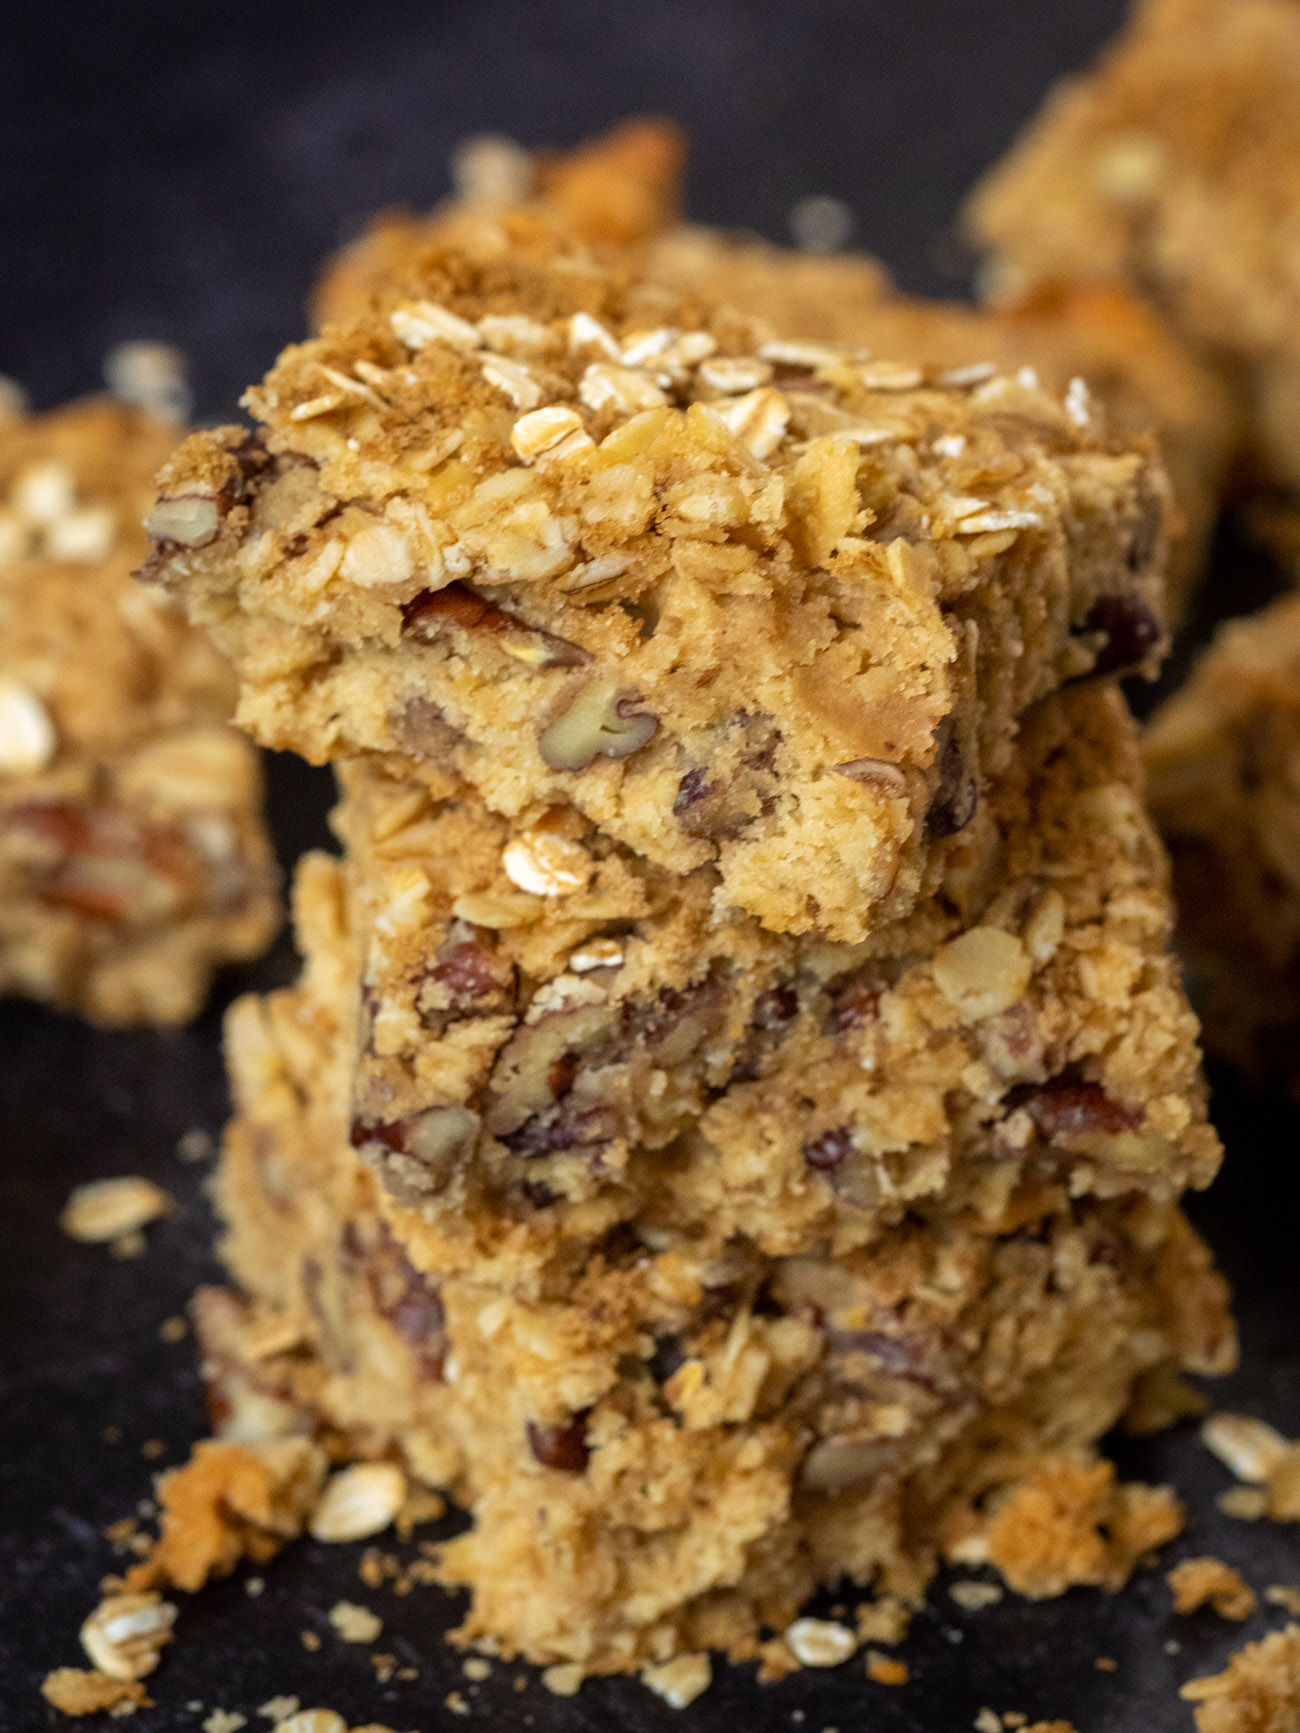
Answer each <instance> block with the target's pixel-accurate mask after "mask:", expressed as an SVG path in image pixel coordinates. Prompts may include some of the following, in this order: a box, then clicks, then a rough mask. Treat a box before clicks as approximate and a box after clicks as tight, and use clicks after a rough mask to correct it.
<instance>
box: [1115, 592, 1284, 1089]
mask: <svg viewBox="0 0 1300 1733" xmlns="http://www.w3.org/2000/svg"><path fill="white" fill-rule="evenodd" d="M1145 752H1146V761H1147V771H1148V776H1149V781H1150V798H1151V805H1152V811H1153V813H1154V815H1155V817H1156V819H1157V821H1158V823H1159V825H1160V827H1161V829H1162V831H1163V832H1164V835H1165V839H1166V841H1167V843H1168V845H1169V850H1170V854H1171V856H1172V859H1173V870H1174V884H1175V888H1176V890H1177V895H1178V921H1179V943H1180V946H1181V948H1182V950H1183V952H1184V954H1185V956H1186V958H1187V961H1188V963H1189V965H1190V967H1191V969H1192V971H1193V976H1194V980H1195V982H1196V985H1197V988H1198V992H1199V996H1200V999H1201V1002H1202V1006H1203V1013H1204V1017H1205V1033H1206V1039H1207V1042H1208V1043H1209V1044H1210V1045H1211V1046H1212V1047H1214V1048H1216V1049H1218V1050H1219V1051H1220V1052H1223V1053H1225V1054H1227V1055H1229V1056H1230V1057H1231V1058H1233V1059H1234V1060H1235V1061H1236V1062H1237V1063H1238V1064H1240V1065H1242V1066H1244V1067H1245V1068H1246V1069H1247V1070H1248V1071H1251V1072H1254V1073H1256V1074H1268V1075H1272V1076H1275V1077H1281V1078H1283V1079H1287V1080H1289V1081H1291V1082H1295V1081H1296V1080H1297V1079H1298V1078H1300V1066H1298V1065H1297V1061H1296V1046H1295V1043H1296V1034H1297V1028H1300V600H1297V599H1295V598H1291V597H1288V598H1284V599H1283V600H1281V601H1277V602H1274V603H1273V604H1272V605H1271V606H1270V607H1267V608H1265V609H1264V610H1263V611H1262V612H1261V613H1259V614H1254V615H1251V616H1250V617H1249V618H1247V619H1243V620H1233V621H1230V622H1229V623H1228V624H1227V625H1225V626H1223V627H1221V628H1220V631H1219V633H1218V636H1217V637H1216V638H1215V639H1214V641H1213V643H1212V644H1211V646H1210V648H1209V649H1208V650H1207V651H1206V653H1205V655H1204V656H1203V657H1202V659H1201V661H1200V662H1199V663H1198V665H1197V666H1196V667H1195V669H1194V670H1193V672H1192V675H1191V677H1190V678H1189V680H1188V681H1187V683H1186V685H1184V686H1183V687H1182V688H1181V689H1180V690H1179V691H1178V692H1176V693H1175V694H1174V696H1173V697H1172V698H1170V699H1168V700H1167V701H1166V703H1165V704H1164V705H1163V706H1162V707H1161V708H1160V709H1159V710H1158V711H1157V712H1156V714H1155V716H1154V718H1153V719H1152V722H1151V725H1150V727H1149V729H1148V732H1147V737H1146V745H1145Z"/></svg>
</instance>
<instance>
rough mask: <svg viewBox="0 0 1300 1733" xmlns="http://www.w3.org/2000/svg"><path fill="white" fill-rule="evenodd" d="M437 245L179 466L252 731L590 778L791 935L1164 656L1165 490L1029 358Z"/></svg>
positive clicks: (973, 806)
mask: <svg viewBox="0 0 1300 1733" xmlns="http://www.w3.org/2000/svg"><path fill="white" fill-rule="evenodd" d="M543 250H544V251H545V252H546V253H547V255H548V257H547V258H546V259H545V260H544V261H543V262H536V261H534V260H533V259H531V258H530V257H529V256H528V254H527V249H526V248H524V247H523V246H522V244H521V246H520V248H519V249H518V250H516V251H513V252H510V253H509V254H507V255H504V256H501V255H492V256H488V257H484V258H478V257H471V256H470V255H468V254H465V253H457V252H440V253H435V254H434V255H433V256H431V257H428V258H426V259H425V261H424V274H423V277H422V289H423V294H422V295H421V297H420V298H418V299H409V298H406V297H405V296H403V295H395V296H394V298H393V302H392V304H390V305H386V306H384V307H382V308H379V309H377V310H376V311H375V312H374V313H373V314H372V315H370V316H369V317H367V318H365V319H362V320H359V321H357V322H356V323H355V324H352V325H350V326H341V327H331V329H330V331H329V332H328V333H327V334H326V335H325V336H323V337H321V338H319V339H316V340H314V341H312V342H309V343H306V344H303V345H300V346H299V347H297V348H295V349H290V350H288V351H286V353H285V354H284V355H283V356H282V357H281V360H280V362H279V364H278V365H277V367H276V368H275V369H274V370H273V371H272V373H271V374H270V375H269V376H268V378H267V380H266V382H265V384H264V385H262V386H260V387H257V388H255V389H254V390H253V391H251V392H250V393H249V395H248V398H247V402H248V404H249V406H250V407H251V408H252V410H253V412H254V414H255V416H256V418H257V420H258V422H259V424H260V425H259V428H258V430H257V431H256V432H255V433H252V434H248V433H245V432H242V431H240V430H238V429H226V430H222V431H219V432H217V433H203V434H194V435H191V437H190V438H189V439H188V440H187V441H186V442H185V443H184V444H183V445H182V446H181V447H180V449H179V451H178V452H177V453H176V455H175V456H174V457H173V458H172V459H171V461H170V462H169V463H168V464H167V465H166V466H165V467H164V469H163V471H162V472H161V475H160V478H159V480H160V489H161V497H160V499H159V502H158V504H157V505H156V507H155V509H154V511H153V513H152V514H151V516H150V519H149V528H150V531H151V534H152V535H153V537H154V539H155V541H156V542H157V544H158V552H157V555H156V556H155V558H154V559H153V560H152V562H151V563H150V565H149V567H147V568H146V571H147V574H148V575H149V576H150V577H151V578H152V579H153V580H154V581H156V582H158V583H160V584H162V585H163V586H164V587H165V588H166V589H167V590H168V591H170V592H172V593H176V594H179V595H181V596H183V597H184V599H185V601H186V603H187V605H188V607H189V608H190V611H191V614H192V617H193V618H194V619H195V620H196V621H197V622H199V623H201V624H203V625H206V626H208V627H209V628H210V629H211V631H212V633H213V636H214V638H215V640H216V642H217V644H218V646H219V647H220V648H221V649H222V650H224V651H225V652H227V653H228V654H229V655H230V656H231V657H232V659H233V660H234V662H235V664H236V667H237V669H238V671H239V674H240V677H241V681H242V696H241V701H240V707H239V719H240V721H241V722H242V723H243V724H244V725H245V726H246V727H247V728H249V730H250V731H251V732H252V733H253V734H254V735H255V736H256V737H257V738H259V739H260V740H262V741H263V742H264V743H265V744H268V745H276V746H287V747H292V748H294V749H295V750H298V751H300V752H302V753H303V754H304V755H305V756H307V757H309V758H312V759H314V760H318V761H319V760H321V759H326V758H337V757H340V756H345V755H347V754H349V753H355V752H358V751H378V752H389V753H400V754H402V755H403V756H405V757H408V758H411V759H414V760H416V761H426V762H430V763H433V764H436V765H438V766H439V767H440V768H450V769H454V770H455V772H456V773H457V774H458V775H459V776H461V777H462V778H463V779H464V780H466V781H467V782H470V783H472V784H473V785H474V786H475V787H476V788H477V789H478V791H479V793H480V794H481V796H482V797H483V798H484V799H485V800H486V801H487V803H488V804H489V805H490V806H492V807H493V808H494V809H495V810H497V811H499V812H501V813H503V814H506V815H508V816H510V817H513V818H524V819H528V818H529V816H530V815H532V814H535V813H536V812H538V811H540V810H541V808H542V807H543V806H545V805H547V804H550V803H553V802H556V801H565V802H567V803H569V804H572V805H573V806H575V807H576V808H577V809H578V810H579V811H581V812H582V813H584V814H585V815H586V816H587V817H588V818H590V819H591V821H592V822H593V823H595V824H596V825H598V826H599V827H600V828H601V829H602V830H603V831H604V832H606V833H607V834H608V835H610V836H611V837H613V838H615V839H617V840H618V841H620V842H623V843H625V844H627V845H628V846H629V847H631V848H634V849H636V850H637V851H638V852H640V853H642V854H644V855H645V856H646V857H647V858H649V859H651V860H653V861H655V862H656V863H658V864H659V865H661V866H663V867H665V868H667V869H668V870H670V871H672V872H676V873H683V872H688V871H691V870H693V869H695V868H698V867H700V866H702V865H709V864H714V865H716V867H717V870H718V872H719V874H720V877H721V881H722V894H723V895H724V896H725V897H726V898H727V899H728V900H729V901H730V902H732V903H734V904H736V905H738V906H739V907H741V908H744V909H746V910H748V911H749V912H751V913H753V914H754V915H756V916H757V917H758V918H759V919H760V920H761V921H763V923H764V924H765V925H766V926H768V927H769V928H771V929H773V930H775V931H784V932H796V933H800V932H817V933H819V934H821V935H823V936H825V937H827V938H829V939H833V940H847V941H853V940H857V939H860V938H861V937H862V936H863V935H864V934H865V933H867V932H868V931H869V930H870V929H871V928H872V927H873V926H874V925H876V924H878V923H879V922H880V921H882V920H885V919H889V918H892V917H894V916H896V915H898V914H901V913H904V912H906V910H907V909H908V908H910V907H911V906H912V904H913V903H914V902H915V900H916V898H917V896H918V895H920V894H922V893H924V892H925V891H926V890H928V889H929V888H930V887H931V886H932V885H933V884H934V883H935V882H937V879H938V877H939V876H940V874H941V872H942V869H943V862H944V860H945V858H946V857H947V855H948V854H949V853H951V852H952V849H953V847H954V846H955V845H954V842H953V839H954V838H955V837H958V838H959V837H960V836H961V834H962V832H963V831H964V830H965V828H966V827H967V825H968V824H969V823H970V821H971V819H972V815H973V814H975V813H976V812H977V810H978V807H979V802H980V800H981V798H982V795H983V792H984V790H985V789H986V787H987V785H988V782H989V779H990V778H991V777H993V776H995V775H996V774H998V773H999V772H1000V771H1001V770H1002V769H1003V768H1004V767H1005V766H1006V764H1007V763H1008V762H1009V760H1010V757H1011V755H1012V752H1013V750H1014V741H1015V732H1016V727H1017V723H1018V720H1019V717H1020V715H1021V714H1022V713H1023V711H1024V710H1025V709H1026V708H1027V707H1028V706H1029V705H1030V704H1031V703H1032V702H1034V701H1035V700H1036V699H1038V698H1040V697H1042V696H1044V695H1045V694H1046V693H1047V692H1049V691H1051V690H1053V689H1055V688H1056V687H1058V686H1059V685H1060V684H1062V683H1063V682H1064V681H1066V680H1070V679H1074V678H1077V677H1079V676H1082V675H1085V674H1089V673H1093V674H1100V673H1110V672H1115V671H1118V670H1120V669H1126V668H1150V667H1151V666H1152V663H1153V660H1154V659H1155V657H1156V655H1157V653H1158V650H1159V648H1160V646H1161V643H1162V641H1163V627H1162V625H1161V622H1160V590H1161V567H1162V560H1163V550H1164V542H1165V531H1164V518H1165V507H1166V501H1167V492H1168V489H1167V483H1166V481H1165V478H1164V472H1163V470H1162V468H1161V466H1160V464H1159V462H1158V460H1157V458H1156V456H1155V454H1154V451H1153V450H1152V449H1151V448H1150V446H1149V445H1147V444H1144V443H1143V442H1141V441H1139V442H1136V443H1125V442H1113V441H1111V440H1109V439H1107V438H1105V437H1102V436H1100V435H1099V434H1098V433H1097V432H1096V430H1095V429H1094V428H1093V425H1092V423H1091V420H1090V417H1089V414H1088V410H1087V407H1086V405H1081V404H1079V403H1078V402H1075V401H1073V400H1071V401H1067V402H1066V403H1064V404H1063V403H1062V402H1060V401H1059V400H1057V399H1056V398H1054V397H1052V396H1051V395H1050V394H1048V393H1047V392H1045V391H1043V390H1041V389H1040V388H1039V387H1038V385H1037V384H1036V383H1035V382H1034V381H1033V380H1032V379H1027V378H1022V377H1019V376H1006V375H1002V374H995V375H993V376H992V377H990V378H985V379H981V380H979V381H977V382H966V383H964V384H963V383H960V382H958V383H954V382H952V381H951V380H949V381H948V383H946V384H944V383H940V382H939V381H934V382H926V381H924V380H922V381H920V382H918V381H917V378H916V370H915V369H914V368H912V367H911V366H910V365H909V366H907V367H903V368H901V369H900V368H899V367H898V366H897V365H895V364H893V363H886V362H882V361H870V360H864V359H863V358H862V357H860V356H858V355H856V354H855V353H853V352H852V351H840V350H833V349H830V348H827V347H825V346H817V347H814V348H811V349H810V348H809V347H808V346H807V345H803V344H797V343H796V344H793V345H791V344H784V343H780V342H771V343H767V342H764V343H759V344H758V346H757V348H756V347H755V346H754V334H753V333H752V331H751V330H750V328H749V327H748V326H747V325H746V324H745V322H744V321H743V320H741V319H740V318H739V316H738V315H736V314H735V313H734V312H728V311H727V310H725V309H722V310H712V311H710V310H709V309H708V308H707V307H706V306H704V305H702V304H697V303H694V302H692V301H690V300H687V301H680V300H678V299H676V298H675V297H673V296H671V295H669V294H668V292H667V291H665V290H663V289H661V288H660V287H659V286H657V285H655V284H653V283H651V282H648V281H645V280H642V279H638V278H635V277H632V278H628V277H626V276H625V275H624V274H622V273H621V272H620V271H618V270H608V271H607V270H604V269H602V268H600V267H598V266H597V265H596V264H595V263H594V261H593V260H592V259H591V258H590V257H589V256H587V255H585V254H581V253H578V252H575V251H573V250H568V251H564V250H560V251H558V252H557V251H555V249H554V248H553V247H552V246H551V244H550V242H549V241H548V242H547V244H546V247H545V249H543Z"/></svg>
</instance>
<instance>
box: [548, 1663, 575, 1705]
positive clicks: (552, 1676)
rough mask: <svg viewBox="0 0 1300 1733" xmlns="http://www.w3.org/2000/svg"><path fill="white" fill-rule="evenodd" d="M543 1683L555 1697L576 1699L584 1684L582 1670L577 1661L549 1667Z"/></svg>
mask: <svg viewBox="0 0 1300 1733" xmlns="http://www.w3.org/2000/svg"><path fill="white" fill-rule="evenodd" d="M542 1683H543V1685H545V1686H546V1689H547V1690H548V1691H549V1692H550V1693H551V1695H552V1696H553V1697H575V1696H577V1694H578V1687H579V1686H580V1685H581V1684H582V1668H581V1667H580V1666H578V1664H577V1663H576V1661H565V1662H562V1663H561V1664H560V1665H559V1666H558V1667H548V1668H547V1669H546V1671H545V1672H544V1673H543V1674H542Z"/></svg>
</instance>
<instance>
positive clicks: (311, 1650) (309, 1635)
mask: <svg viewBox="0 0 1300 1733" xmlns="http://www.w3.org/2000/svg"><path fill="white" fill-rule="evenodd" d="M298 1640H299V1642H300V1643H301V1644H302V1646H303V1648H304V1649H306V1651H307V1653H308V1654H309V1655H314V1654H315V1653H316V1651H317V1649H319V1648H320V1638H319V1637H318V1636H317V1635H316V1633H315V1631H300V1632H299V1633H298Z"/></svg>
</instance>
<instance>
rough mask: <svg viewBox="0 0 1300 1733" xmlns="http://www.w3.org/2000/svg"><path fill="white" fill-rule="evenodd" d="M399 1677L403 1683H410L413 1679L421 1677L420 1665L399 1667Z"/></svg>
mask: <svg viewBox="0 0 1300 1733" xmlns="http://www.w3.org/2000/svg"><path fill="white" fill-rule="evenodd" d="M397 1677H398V1678H399V1679H401V1680H402V1681H403V1683H406V1684H409V1683H410V1682H411V1681H412V1680H415V1679H418V1678H419V1677H420V1669H419V1668H418V1667H399V1668H398V1669H397Z"/></svg>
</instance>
